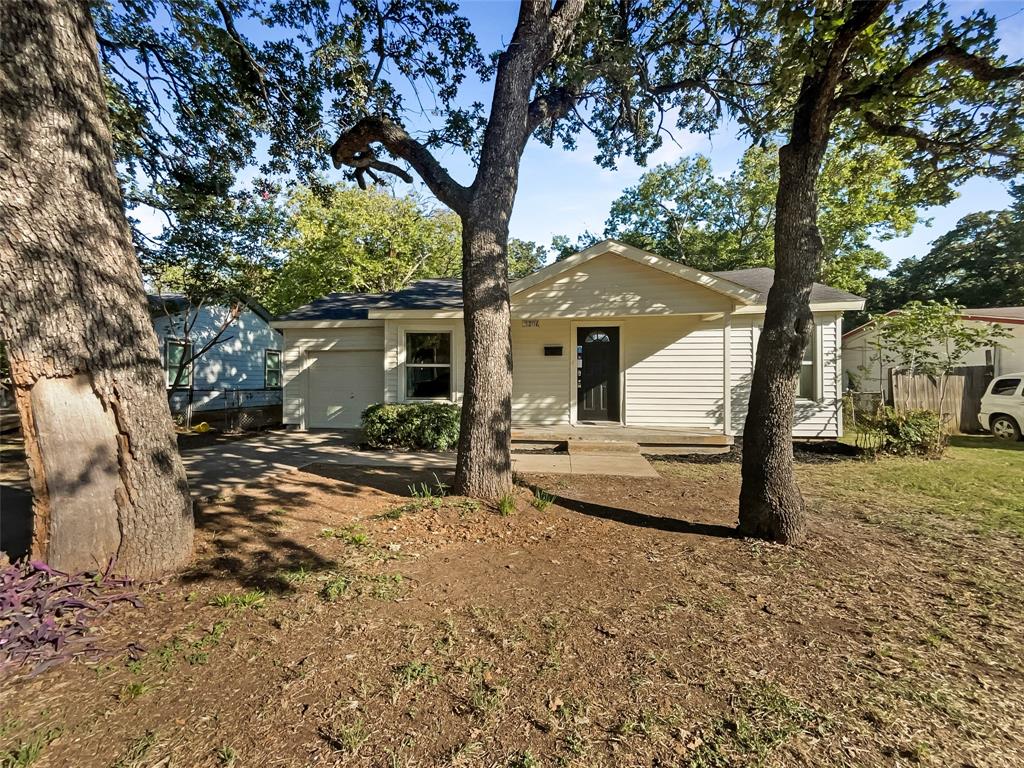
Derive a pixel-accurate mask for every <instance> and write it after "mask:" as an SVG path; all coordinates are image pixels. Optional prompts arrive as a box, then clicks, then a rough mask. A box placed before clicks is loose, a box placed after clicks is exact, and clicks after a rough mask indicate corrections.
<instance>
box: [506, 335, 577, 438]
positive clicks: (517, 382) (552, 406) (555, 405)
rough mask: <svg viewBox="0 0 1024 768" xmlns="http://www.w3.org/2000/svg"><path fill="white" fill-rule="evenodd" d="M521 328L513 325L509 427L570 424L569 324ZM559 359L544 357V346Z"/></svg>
mask: <svg viewBox="0 0 1024 768" xmlns="http://www.w3.org/2000/svg"><path fill="white" fill-rule="evenodd" d="M538 322H539V323H540V325H539V326H537V327H530V328H524V327H522V324H521V322H520V321H519V320H513V321H512V423H513V424H516V425H535V426H541V425H543V426H550V425H557V424H568V423H569V394H570V388H571V387H572V362H573V360H574V359H575V354H576V347H575V344H574V342H573V340H572V333H571V330H570V327H569V321H568V320H540V321H538ZM553 344H557V345H560V346H561V347H562V355H561V357H558V356H551V357H545V356H544V347H545V345H553Z"/></svg>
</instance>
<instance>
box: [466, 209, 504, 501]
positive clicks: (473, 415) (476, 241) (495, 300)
mask: <svg viewBox="0 0 1024 768" xmlns="http://www.w3.org/2000/svg"><path fill="white" fill-rule="evenodd" d="M467 218H468V217H467ZM481 219H484V221H483V222H476V221H473V220H472V219H469V220H468V221H467V220H466V219H464V221H465V222H466V223H465V224H464V225H463V231H462V250H463V268H462V283H463V289H462V290H463V307H464V309H463V311H464V317H465V321H464V322H465V329H466V370H465V377H466V386H465V399H464V400H463V403H462V429H461V430H460V431H459V454H458V460H457V463H456V470H455V491H456V493H459V494H462V495H465V496H475V497H477V498H482V499H498V498H500V497H501V496H503V495H504V494H506V493H508V492H509V491H510V490H511V488H512V456H511V441H512V432H511V423H512V338H511V313H510V310H509V297H508V266H507V260H506V257H505V251H506V247H507V241H508V233H507V228H506V230H505V231H504V232H503V231H502V230H501V228H500V226H495V225H494V224H493V222H491V226H487V225H486V223H485V222H487V217H483V216H482V217H481Z"/></svg>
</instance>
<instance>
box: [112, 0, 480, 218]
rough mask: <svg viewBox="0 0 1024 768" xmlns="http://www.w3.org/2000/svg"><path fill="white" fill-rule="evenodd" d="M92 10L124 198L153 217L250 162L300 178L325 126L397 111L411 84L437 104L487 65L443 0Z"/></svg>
mask: <svg viewBox="0 0 1024 768" xmlns="http://www.w3.org/2000/svg"><path fill="white" fill-rule="evenodd" d="M92 5H93V7H92V11H93V17H94V21H95V26H96V30H97V37H98V42H99V49H100V61H101V65H102V69H103V74H104V77H105V79H106V82H107V93H108V103H109V105H110V110H111V117H112V127H113V134H114V144H115V152H116V156H117V159H118V162H119V168H120V169H121V170H122V180H123V181H124V183H125V188H126V191H127V199H128V201H129V203H130V204H133V203H140V202H142V203H147V204H150V205H153V206H155V207H157V208H161V209H165V210H172V211H176V210H179V209H180V208H181V206H182V205H183V204H185V203H188V202H189V201H190V197H191V196H199V197H204V196H208V195H215V196H225V195H227V194H228V193H229V191H230V190H231V188H232V186H233V184H234V182H235V180H236V178H237V174H238V172H239V171H240V170H241V169H243V168H246V167H250V166H254V165H260V166H262V170H263V171H264V172H265V173H271V174H282V173H289V172H294V173H296V174H297V176H298V178H299V179H300V180H304V181H305V182H307V183H312V182H313V181H314V180H315V172H316V171H318V170H320V169H323V168H324V167H326V163H327V160H328V147H329V146H330V141H331V139H330V136H329V133H330V132H331V131H332V126H337V125H349V124H351V123H353V122H354V121H355V120H356V119H358V117H359V116H361V115H363V114H367V113H376V112H380V111H390V110H399V109H402V108H403V105H404V101H405V98H406V96H405V95H404V94H403V88H402V87H401V85H402V84H403V83H407V82H409V81H414V82H415V83H416V84H417V85H418V86H419V90H417V91H416V95H417V97H420V98H424V97H423V96H421V94H430V95H431V96H432V99H433V105H432V106H434V107H437V108H440V109H444V108H446V107H447V106H448V105H450V104H451V103H452V100H453V99H454V98H455V96H456V94H457V92H458V88H459V86H460V85H461V84H462V82H463V80H464V79H465V77H466V74H467V73H469V72H472V71H479V72H483V71H485V69H486V61H485V59H484V58H483V56H482V55H481V54H480V52H479V50H478V48H477V45H476V40H475V38H474V37H473V35H472V33H471V32H470V30H469V25H468V22H467V21H466V20H465V19H464V18H463V17H461V16H460V15H458V14H457V13H456V7H455V5H454V4H453V3H451V2H447V1H446V0H390V1H389V2H386V3H375V2H366V1H365V0H353V1H352V2H341V3H334V2H329V1H327V0H187V2H181V1H178V0H165V1H164V2H153V0H110V1H109V2H94V3H93V4H92ZM406 92H407V89H406ZM421 106H422V102H421Z"/></svg>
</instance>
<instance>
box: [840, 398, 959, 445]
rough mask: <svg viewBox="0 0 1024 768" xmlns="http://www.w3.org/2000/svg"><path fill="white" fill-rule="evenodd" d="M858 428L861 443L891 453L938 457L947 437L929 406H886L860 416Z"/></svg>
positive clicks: (943, 426) (943, 427)
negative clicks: (870, 414) (925, 408)
mask: <svg viewBox="0 0 1024 768" xmlns="http://www.w3.org/2000/svg"><path fill="white" fill-rule="evenodd" d="M859 430H860V432H859V437H858V443H859V444H860V445H861V447H863V448H865V449H867V450H868V451H870V452H872V453H886V454H890V455H893V456H925V457H929V458H938V457H939V456H941V455H942V453H943V451H945V450H946V442H947V439H948V434H947V432H946V429H945V424H944V423H943V419H942V417H941V416H940V415H939V414H938V413H936V412H935V411H929V410H911V411H897V410H896V409H895V408H892V407H888V406H887V407H884V408H880V409H879V410H878V412H877V413H876V414H875V415H873V416H865V417H862V418H861V420H860V424H859Z"/></svg>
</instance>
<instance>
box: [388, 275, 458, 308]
mask: <svg viewBox="0 0 1024 768" xmlns="http://www.w3.org/2000/svg"><path fill="white" fill-rule="evenodd" d="M385 307H386V308H388V309H462V278H459V277H438V278H432V279H430V280H417V281H416V282H415V283H412V284H411V285H409V286H408V287H407V288H403V289H402V290H400V291H395V292H394V293H392V294H388V295H385V296H384V302H383V303H382V304H381V308H382V309H383V308H385Z"/></svg>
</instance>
